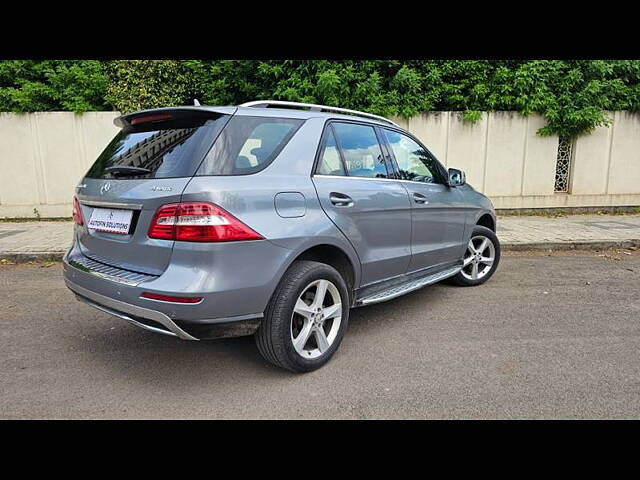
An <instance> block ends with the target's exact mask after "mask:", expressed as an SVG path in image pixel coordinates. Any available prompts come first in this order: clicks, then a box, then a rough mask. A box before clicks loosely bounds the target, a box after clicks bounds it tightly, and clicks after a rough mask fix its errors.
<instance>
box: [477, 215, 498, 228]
mask: <svg viewBox="0 0 640 480" xmlns="http://www.w3.org/2000/svg"><path fill="white" fill-rule="evenodd" d="M475 224H476V225H480V226H481V227H486V228H488V229H489V230H491V231H492V232H493V233H496V219H495V216H494V215H492V214H491V213H490V212H484V213H481V214H480V216H479V217H478V218H477V219H476V222H475Z"/></svg>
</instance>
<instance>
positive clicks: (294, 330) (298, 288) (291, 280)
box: [255, 260, 349, 372]
mask: <svg viewBox="0 0 640 480" xmlns="http://www.w3.org/2000/svg"><path fill="white" fill-rule="evenodd" d="M320 291H324V292H325V293H324V295H323V297H322V298H323V299H324V302H323V305H322V306H321V307H318V306H317V304H316V303H315V301H316V300H317V297H316V295H317V294H318V292H320ZM338 298H339V301H340V305H339V306H338V305H337V301H338ZM299 301H300V302H302V304H301V303H298V302H299ZM303 304H304V305H303ZM318 308H320V309H321V310H320V312H318ZM321 314H324V315H325V318H324V319H323V318H322V315H321ZM330 315H332V316H330ZM348 320H349V294H348V291H347V286H346V284H345V281H344V279H343V278H342V276H341V275H340V274H339V273H338V272H337V271H336V269H334V268H333V267H331V266H329V265H326V264H324V263H319V262H312V261H307V260H301V261H296V262H294V263H293V264H292V265H291V267H289V269H288V270H287V271H286V272H285V274H284V276H283V277H282V279H281V280H280V283H279V284H278V287H277V288H276V291H275V292H274V294H273V296H272V298H271V301H270V302H269V305H268V306H267V310H266V312H265V317H264V319H263V320H262V323H261V324H260V326H259V327H258V330H257V331H256V333H255V339H256V344H257V346H258V350H259V351H260V353H261V354H262V356H263V357H264V358H265V360H267V361H268V362H270V363H272V364H274V365H276V366H278V367H281V368H285V369H287V370H290V371H292V372H310V371H312V370H316V369H318V368H320V367H322V366H323V365H324V364H325V363H327V362H328V361H329V360H330V359H331V357H332V356H333V354H334V353H335V352H336V350H337V349H338V347H339V346H340V342H341V341H342V338H343V337H344V332H345V331H346V329H347V324H348ZM320 329H322V333H321V330H320ZM323 335H324V339H323V338H322V337H323ZM305 338H307V340H306V341H305ZM325 340H326V342H325ZM301 344H302V346H301Z"/></svg>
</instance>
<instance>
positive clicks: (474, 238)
mask: <svg viewBox="0 0 640 480" xmlns="http://www.w3.org/2000/svg"><path fill="white" fill-rule="evenodd" d="M499 262H500V241H499V240H498V237H497V236H496V234H495V233H493V231H492V230H490V229H488V228H487V227H482V226H480V225H476V226H475V227H474V229H473V233H472V234H471V240H469V243H468V244H467V250H466V251H465V253H464V257H463V259H462V270H460V271H459V272H458V273H457V275H455V276H454V277H453V278H452V280H453V282H454V283H456V284H458V285H461V286H464V287H471V286H475V285H481V284H483V283H484V282H486V281H487V280H489V279H490V278H491V276H492V275H493V274H494V273H495V271H496V268H498V263H499Z"/></svg>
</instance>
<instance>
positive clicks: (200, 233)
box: [149, 203, 263, 242]
mask: <svg viewBox="0 0 640 480" xmlns="http://www.w3.org/2000/svg"><path fill="white" fill-rule="evenodd" d="M149 237H151V238H160V239H164V240H179V241H183V242H237V241H241V240H262V239H263V237H262V235H260V234H258V233H256V232H254V231H253V230H252V229H251V228H249V227H248V226H247V225H245V224H244V223H242V222H241V221H240V220H238V219H237V218H236V217H234V216H233V215H231V214H230V213H229V212H227V211H225V210H223V209H222V208H220V207H218V206H216V205H213V204H211V203H171V204H169V205H163V206H162V207H160V208H159V209H158V211H157V212H156V214H155V215H154V217H153V220H152V221H151V226H150V227H149Z"/></svg>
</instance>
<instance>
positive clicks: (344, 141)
mask: <svg viewBox="0 0 640 480" xmlns="http://www.w3.org/2000/svg"><path fill="white" fill-rule="evenodd" d="M390 172H392V170H391V166H390V165H389V166H388V165H387V161H386V160H385V157H384V155H383V153H382V148H381V145H380V141H379V137H378V136H377V133H376V131H375V129H374V127H373V126H371V125H368V124H363V123H358V122H347V121H331V122H330V123H328V124H327V126H326V127H325V131H324V134H323V138H322V140H321V148H320V150H319V152H318V160H317V165H316V170H315V174H314V175H313V183H314V185H315V187H316V191H317V192H318V197H319V199H320V204H321V205H322V208H323V209H324V211H325V212H326V213H327V215H328V216H329V218H330V219H331V220H332V221H333V222H334V223H335V225H336V226H337V227H338V228H339V229H340V230H341V231H342V233H343V234H344V235H345V236H346V237H347V238H348V239H349V241H350V242H351V244H352V245H353V247H354V249H355V250H356V252H357V254H358V256H359V258H360V263H361V265H362V285H361V286H364V285H367V284H371V283H374V282H377V281H380V280H385V279H387V278H391V277H394V276H397V275H402V274H404V273H405V272H406V270H407V267H408V265H409V261H410V259H411V248H410V243H411V205H410V203H409V197H408V195H407V191H406V190H405V189H404V187H403V186H402V185H400V184H399V183H398V182H396V181H394V180H393V179H392V178H391V174H390Z"/></svg>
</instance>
